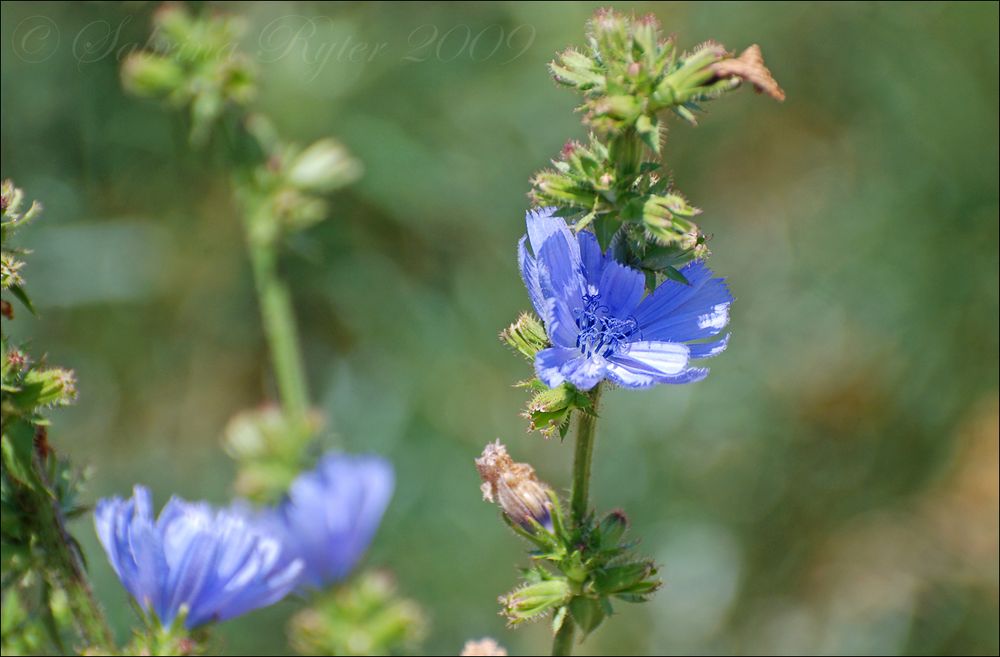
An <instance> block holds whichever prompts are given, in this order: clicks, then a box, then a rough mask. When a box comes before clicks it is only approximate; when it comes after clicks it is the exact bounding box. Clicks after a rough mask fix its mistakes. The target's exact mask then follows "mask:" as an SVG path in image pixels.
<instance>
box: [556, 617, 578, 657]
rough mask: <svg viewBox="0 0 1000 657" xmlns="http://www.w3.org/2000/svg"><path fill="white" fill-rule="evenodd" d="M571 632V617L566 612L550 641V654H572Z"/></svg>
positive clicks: (572, 632)
mask: <svg viewBox="0 0 1000 657" xmlns="http://www.w3.org/2000/svg"><path fill="white" fill-rule="evenodd" d="M573 634H574V631H573V619H572V618H570V617H569V614H567V615H566V618H564V619H563V622H562V625H561V626H559V631H558V632H556V637H555V639H553V641H552V654H553V655H571V654H573Z"/></svg>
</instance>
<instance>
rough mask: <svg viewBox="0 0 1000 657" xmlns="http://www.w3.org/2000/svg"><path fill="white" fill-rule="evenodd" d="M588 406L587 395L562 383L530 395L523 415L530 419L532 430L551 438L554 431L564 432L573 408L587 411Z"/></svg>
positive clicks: (589, 404)
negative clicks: (530, 397)
mask: <svg viewBox="0 0 1000 657" xmlns="http://www.w3.org/2000/svg"><path fill="white" fill-rule="evenodd" d="M590 408H591V402H590V398H589V397H588V396H587V395H584V394H581V393H580V391H579V390H577V389H576V388H574V387H573V386H572V385H570V384H568V383H564V384H562V385H560V386H557V387H555V388H545V389H544V390H542V391H540V392H539V393H538V394H536V395H535V396H534V397H532V399H531V401H530V402H528V408H527V410H526V411H525V412H524V417H526V418H527V419H528V420H530V421H531V430H532V431H540V432H541V433H542V435H543V436H544V437H546V438H551V437H552V436H553V435H555V433H556V432H559V433H560V435H564V434H565V430H566V428H567V427H569V419H570V415H571V414H572V413H573V411H574V410H577V409H583V410H584V411H587V410H589V409H590Z"/></svg>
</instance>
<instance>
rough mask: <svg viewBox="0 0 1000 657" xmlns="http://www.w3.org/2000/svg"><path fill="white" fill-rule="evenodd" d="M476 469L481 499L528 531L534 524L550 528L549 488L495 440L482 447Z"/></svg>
mask: <svg viewBox="0 0 1000 657" xmlns="http://www.w3.org/2000/svg"><path fill="white" fill-rule="evenodd" d="M476 469H477V470H478V471H479V476H480V478H482V480H483V485H482V486H481V487H480V490H482V492H483V499H484V500H486V501H487V502H495V503H497V504H499V505H500V508H501V509H503V512H504V513H505V514H507V517H509V518H510V519H511V520H513V521H514V522H516V523H517V524H519V525H521V526H522V527H524V528H525V529H528V530H532V529H534V528H535V524H536V523H537V524H539V525H541V526H542V527H545V528H546V529H548V530H549V531H551V530H552V512H551V504H552V502H551V501H550V500H549V490H550V488H549V487H548V486H547V485H546V484H544V483H542V482H540V481H539V480H538V477H537V476H535V469H534V468H533V467H531V466H530V465H528V464H527V463H515V462H514V460H513V459H512V458H511V457H510V455H508V454H507V448H506V447H504V446H503V445H501V444H500V441H499V440H497V441H496V442H495V443H489V444H487V445H486V448H485V449H483V454H482V456H480V457H479V458H478V459H476Z"/></svg>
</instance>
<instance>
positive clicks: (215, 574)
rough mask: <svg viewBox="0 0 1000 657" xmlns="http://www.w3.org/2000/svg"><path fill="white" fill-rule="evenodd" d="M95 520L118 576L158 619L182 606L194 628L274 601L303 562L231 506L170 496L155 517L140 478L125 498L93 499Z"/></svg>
mask: <svg viewBox="0 0 1000 657" xmlns="http://www.w3.org/2000/svg"><path fill="white" fill-rule="evenodd" d="M94 524H95V525H96V527H97V535H98V537H99V538H100V540H101V544H102V545H103V546H104V550H105V552H107V555H108V560H109V561H110V562H111V567H112V568H114V571H115V573H116V574H117V575H118V579H120V580H121V582H122V584H123V585H124V586H125V588H126V590H128V592H129V593H130V594H131V595H132V597H133V598H135V600H136V602H138V603H139V605H140V606H142V607H143V608H144V609H145V610H146V611H147V612H152V613H155V615H156V617H157V619H158V620H159V621H160V622H161V623H163V624H164V625H171V624H173V622H174V620H175V619H176V618H177V617H178V615H179V614H180V613H181V610H182V609H186V611H187V615H186V616H185V618H184V624H185V626H186V627H187V628H188V629H193V628H195V627H198V626H199V625H204V624H205V623H209V622H213V621H223V620H227V619H230V618H233V617H235V616H240V615H242V614H245V613H247V612H249V611H252V610H254V609H258V608H260V607H266V606H268V605H271V604H274V603H275V602H277V601H279V600H281V599H282V598H283V597H285V595H287V594H288V593H289V592H290V591H292V590H293V589H294V588H295V586H296V584H297V582H298V580H299V575H300V572H301V570H302V562H301V561H299V560H295V559H291V560H290V559H287V558H284V557H283V554H282V553H283V550H284V547H283V545H282V543H281V541H280V540H279V539H278V538H277V537H275V536H271V535H268V534H267V533H265V532H263V531H262V530H261V528H260V527H258V526H256V525H255V524H254V523H252V522H250V521H248V519H247V518H246V517H245V516H244V515H243V514H240V513H238V512H236V511H233V510H230V509H215V508H213V507H211V506H210V505H208V504H207V503H204V502H186V501H184V500H182V499H179V498H176V497H174V498H171V500H170V501H169V502H167V505H166V506H165V507H164V508H163V510H162V511H161V512H160V516H159V517H158V518H156V519H155V520H154V518H153V509H152V499H151V496H150V494H149V490H147V489H146V488H144V487H142V486H136V487H135V488H134V490H133V496H132V498H131V499H128V500H123V499H122V498H120V497H113V498H110V499H102V500H100V501H99V502H98V503H97V508H96V509H95V511H94Z"/></svg>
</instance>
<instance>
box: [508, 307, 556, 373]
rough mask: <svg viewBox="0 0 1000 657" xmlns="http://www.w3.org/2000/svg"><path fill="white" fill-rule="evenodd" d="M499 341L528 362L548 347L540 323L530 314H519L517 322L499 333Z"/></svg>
mask: <svg viewBox="0 0 1000 657" xmlns="http://www.w3.org/2000/svg"><path fill="white" fill-rule="evenodd" d="M500 340H501V341H503V342H505V343H507V345H508V346H509V347H510V348H511V349H513V350H514V351H516V352H518V353H520V354H521V355H523V356H524V357H525V358H527V359H528V360H530V361H532V362H533V361H534V360H535V354H537V353H538V352H539V351H541V350H542V349H544V348H545V347H547V346H549V337H548V335H546V333H545V327H544V326H542V322H541V321H539V319H538V318H537V317H535V316H534V315H532V314H531V313H521V314H520V316H518V318H517V321H516V322H514V323H513V324H511V325H510V326H508V327H507V328H505V329H504V330H503V331H501V332H500Z"/></svg>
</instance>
